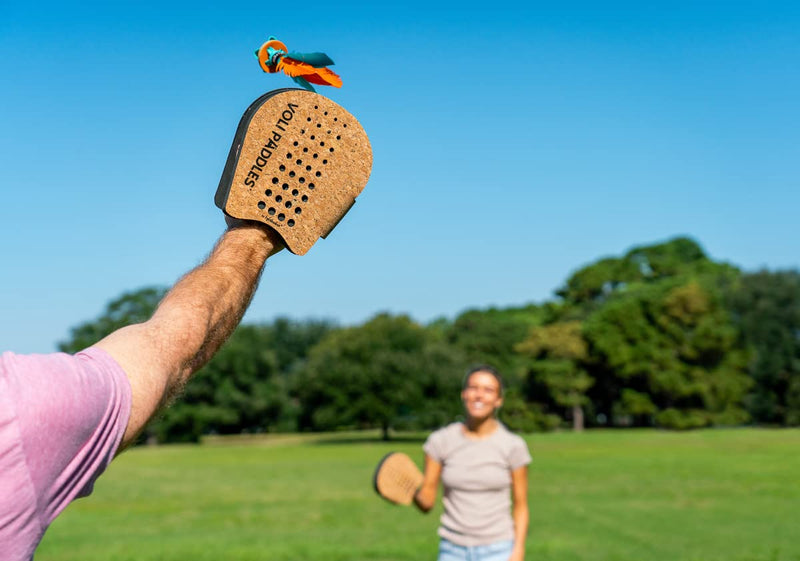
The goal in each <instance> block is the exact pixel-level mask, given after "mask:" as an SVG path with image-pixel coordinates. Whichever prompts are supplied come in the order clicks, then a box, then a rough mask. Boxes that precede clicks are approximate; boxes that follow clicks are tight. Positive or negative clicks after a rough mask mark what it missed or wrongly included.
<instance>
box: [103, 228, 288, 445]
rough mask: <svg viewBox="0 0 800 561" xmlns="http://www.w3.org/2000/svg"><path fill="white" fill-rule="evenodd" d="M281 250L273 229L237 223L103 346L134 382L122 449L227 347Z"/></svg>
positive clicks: (280, 243) (107, 339) (107, 338)
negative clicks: (142, 317) (152, 306)
mask: <svg viewBox="0 0 800 561" xmlns="http://www.w3.org/2000/svg"><path fill="white" fill-rule="evenodd" d="M282 248H283V244H282V242H281V239H280V237H279V236H278V235H277V234H276V233H275V232H274V231H273V230H271V229H270V228H268V227H266V226H262V225H260V224H257V223H254V222H252V223H251V222H248V223H241V224H237V225H236V226H235V227H232V228H230V229H229V230H227V231H226V232H225V233H224V234H223V235H222V237H221V238H220V239H219V241H218V242H217V245H216V246H215V247H214V249H213V250H212V252H211V255H209V257H208V258H207V259H206V261H205V262H204V263H203V264H202V265H200V266H198V267H197V268H195V269H194V270H192V271H191V272H189V273H188V274H187V275H186V276H184V277H183V278H181V279H180V280H179V281H178V282H177V283H176V284H175V286H174V287H173V288H172V290H170V291H169V293H168V294H167V295H166V296H165V297H164V300H162V302H161V303H160V304H159V306H158V309H157V310H156V312H155V313H154V314H153V317H152V318H151V319H150V320H148V321H146V322H144V323H140V324H136V325H130V326H128V327H124V328H122V329H119V330H118V331H115V332H114V333H112V334H110V335H109V336H107V337H106V338H104V339H102V340H101V341H100V342H98V343H97V344H96V346H97V347H99V348H101V349H103V350H104V351H106V352H107V353H108V354H110V355H111V356H112V357H113V358H114V359H115V360H116V361H117V363H119V365H120V366H121V367H122V369H123V370H124V371H125V373H126V374H127V376H128V380H129V381H130V384H131V397H132V405H131V416H130V420H129V421H128V426H127V429H126V430H125V436H124V437H123V439H122V445H121V446H120V450H122V449H123V448H124V447H125V446H127V445H128V444H130V443H131V442H133V440H134V439H135V438H136V436H137V435H138V434H139V432H141V430H142V429H143V428H144V426H145V425H146V424H147V422H148V421H149V420H150V419H151V418H152V416H153V415H154V414H155V413H156V412H157V411H158V410H159V409H160V408H161V407H162V406H163V405H165V404H166V403H167V402H169V400H170V398H172V397H173V396H174V395H176V394H177V393H178V392H179V391H180V390H181V388H182V387H183V386H184V384H185V383H186V382H187V380H188V379H189V377H190V376H191V375H192V374H194V373H195V372H196V371H197V370H199V369H200V368H201V367H202V366H203V365H204V364H205V363H206V362H208V360H209V359H210V358H211V357H212V356H213V355H214V353H216V352H217V350H218V349H219V348H220V346H222V344H223V343H224V342H225V340H226V339H227V338H228V337H229V336H230V334H231V333H232V332H233V330H234V329H235V328H236V326H237V325H238V324H239V321H241V319H242V316H243V315H244V312H245V310H246V309H247V306H248V305H249V304H250V300H251V299H252V297H253V294H254V292H255V289H256V287H257V286H258V280H259V278H260V276H261V271H262V270H263V268H264V263H265V261H266V259H267V257H269V256H270V255H272V254H273V253H276V252H278V251H280V250H281V249H282Z"/></svg>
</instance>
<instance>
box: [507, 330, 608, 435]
mask: <svg viewBox="0 0 800 561" xmlns="http://www.w3.org/2000/svg"><path fill="white" fill-rule="evenodd" d="M515 348H516V350H517V352H519V353H521V354H523V355H525V356H527V357H529V358H530V359H532V360H531V361H530V362H529V367H528V385H527V389H528V396H529V399H532V400H535V397H536V396H535V391H532V388H533V387H535V386H544V387H545V388H546V389H547V392H548V393H549V395H550V397H551V398H552V399H553V401H555V402H556V403H557V404H558V405H559V406H561V407H566V408H568V409H569V410H570V412H571V417H572V427H573V430H575V431H581V430H583V428H584V411H583V408H584V406H586V405H587V404H588V403H589V400H588V398H587V396H586V391H587V390H588V389H589V388H590V387H591V386H592V385H593V384H594V380H593V379H592V377H591V376H589V374H588V373H587V371H586V369H585V364H586V361H587V359H588V353H587V344H586V341H585V340H584V338H583V335H582V333H581V323H580V322H579V321H566V322H558V323H551V324H549V325H543V326H539V327H534V328H533V329H531V330H530V332H529V334H528V337H527V338H526V339H525V340H524V341H523V342H521V343H519V344H517V345H516V347H515Z"/></svg>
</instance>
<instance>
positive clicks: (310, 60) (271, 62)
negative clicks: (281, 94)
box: [256, 37, 342, 91]
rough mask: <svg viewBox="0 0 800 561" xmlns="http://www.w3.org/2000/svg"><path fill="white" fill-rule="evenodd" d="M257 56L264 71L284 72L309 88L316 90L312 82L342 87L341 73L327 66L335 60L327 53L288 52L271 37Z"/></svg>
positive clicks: (257, 52) (279, 42)
mask: <svg viewBox="0 0 800 561" xmlns="http://www.w3.org/2000/svg"><path fill="white" fill-rule="evenodd" d="M256 57H257V58H258V64H259V66H261V69H262V70H263V71H264V72H269V73H274V72H283V73H284V74H286V75H287V76H289V77H291V78H292V80H294V81H295V82H297V83H298V84H299V85H301V86H302V87H304V88H306V89H307V90H311V91H314V88H313V86H312V85H311V84H317V85H319V86H334V87H336V88H341V87H342V79H341V78H340V77H339V75H338V74H336V73H335V72H333V71H332V70H330V69H329V68H327V67H328V66H330V65H333V60H331V58H330V57H329V56H328V55H326V54H325V53H296V52H288V49H287V48H286V45H285V44H283V43H282V42H281V41H278V40H277V39H276V38H275V37H270V38H269V41H267V42H266V43H264V44H263V45H261V48H260V49H258V50H257V51H256Z"/></svg>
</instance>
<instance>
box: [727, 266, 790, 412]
mask: <svg viewBox="0 0 800 561" xmlns="http://www.w3.org/2000/svg"><path fill="white" fill-rule="evenodd" d="M728 300H729V305H730V308H731V310H732V312H733V315H734V317H735V318H736V324H737V325H738V326H739V328H740V332H741V335H742V341H743V344H744V345H745V346H746V347H747V348H748V349H749V350H750V362H749V365H748V372H749V373H750V376H751V377H752V378H753V381H754V382H755V383H754V385H753V388H752V391H751V392H750V394H749V395H748V396H747V409H748V411H749V412H750V414H751V415H752V416H753V419H754V420H755V421H757V422H759V423H768V424H780V425H792V426H797V425H800V335H799V334H800V273H799V272H797V271H779V272H774V273H772V272H769V271H759V272H757V273H751V274H747V275H743V276H742V278H741V279H740V282H739V283H738V285H737V286H735V287H733V288H732V289H731V290H730V292H729V295H728Z"/></svg>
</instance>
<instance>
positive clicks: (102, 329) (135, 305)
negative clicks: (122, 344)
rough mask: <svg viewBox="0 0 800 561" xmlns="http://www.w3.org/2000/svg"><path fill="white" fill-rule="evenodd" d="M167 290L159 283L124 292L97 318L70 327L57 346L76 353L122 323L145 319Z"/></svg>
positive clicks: (119, 326)
mask: <svg viewBox="0 0 800 561" xmlns="http://www.w3.org/2000/svg"><path fill="white" fill-rule="evenodd" d="M166 293H167V289H166V288H164V287H159V286H149V287H145V288H140V289H138V290H134V291H132V292H125V293H123V294H122V295H121V296H119V297H118V298H116V299H114V300H112V301H111V302H110V303H109V304H108V305H107V306H106V309H105V311H104V312H103V313H102V314H101V315H100V316H99V317H98V318H97V319H94V320H91V321H87V322H85V323H82V324H80V325H78V326H77V327H73V328H72V329H71V330H70V337H69V339H67V340H66V341H62V342H60V343H59V344H58V348H59V350H60V351H62V352H65V353H77V352H78V351H81V350H83V349H85V348H87V347H91V346H92V345H94V344H95V343H97V342H98V341H99V340H100V339H102V338H103V337H105V336H106V335H109V334H110V333H113V332H114V331H116V330H117V329H120V328H121V327H125V326H126V325H132V324H135V323H142V322H144V321H147V320H148V319H150V316H152V315H153V312H155V310H156V307H158V303H159V302H160V301H161V299H162V298H163V297H164V295H165V294H166Z"/></svg>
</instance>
